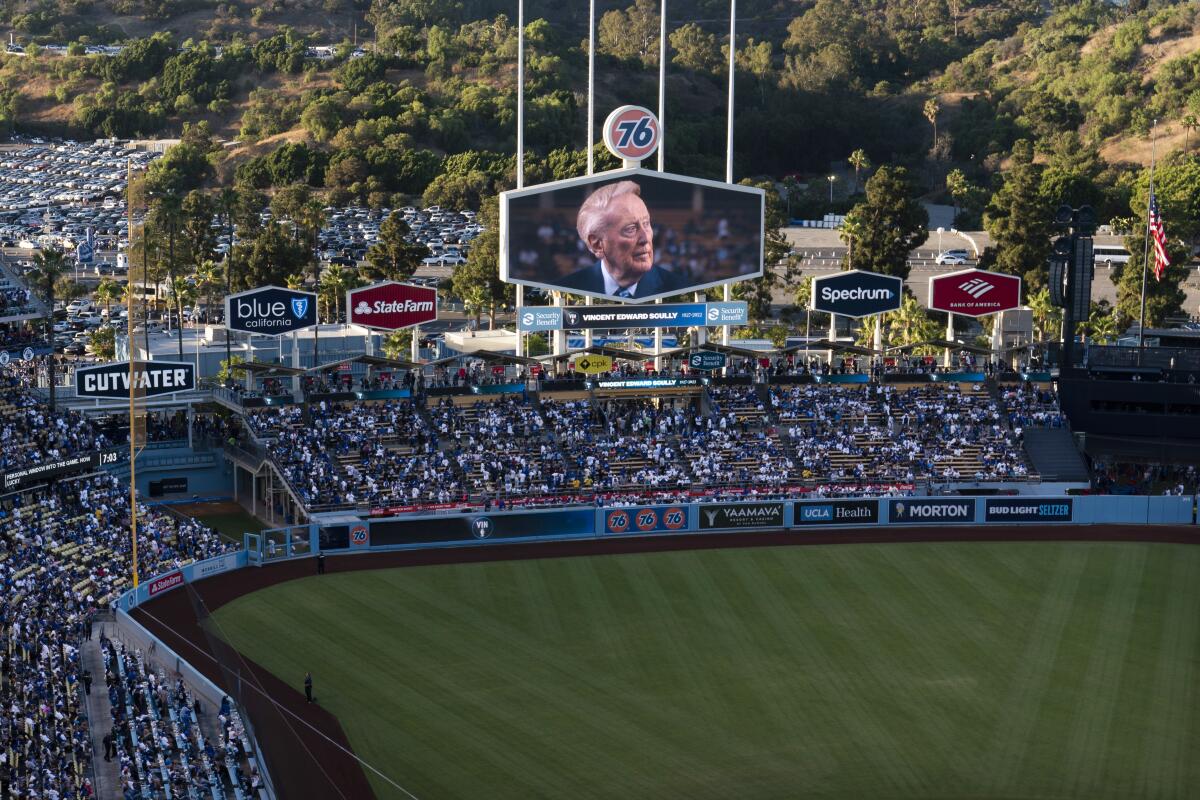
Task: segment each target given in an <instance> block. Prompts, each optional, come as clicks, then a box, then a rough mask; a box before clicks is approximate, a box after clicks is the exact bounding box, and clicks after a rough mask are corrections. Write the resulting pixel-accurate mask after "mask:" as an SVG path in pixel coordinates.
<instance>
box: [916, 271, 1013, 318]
mask: <svg viewBox="0 0 1200 800" xmlns="http://www.w3.org/2000/svg"><path fill="white" fill-rule="evenodd" d="M1020 305H1021V279H1020V278H1016V277H1013V276H1012V275H1004V274H1002V273H999V272H988V271H986V270H982V269H965V270H961V271H959V272H951V273H948V274H946V275H935V276H933V277H932V278H930V279H929V307H930V308H932V309H933V310H934V311H946V312H948V313H951V314H961V315H962V316H964V317H986V316H987V315H989V314H996V313H998V312H1000V311H1008V310H1009V309H1011V308H1017V307H1018V306H1020Z"/></svg>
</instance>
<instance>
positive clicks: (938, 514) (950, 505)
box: [888, 497, 975, 525]
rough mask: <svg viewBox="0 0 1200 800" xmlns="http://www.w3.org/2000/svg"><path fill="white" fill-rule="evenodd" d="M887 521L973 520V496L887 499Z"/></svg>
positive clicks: (935, 521)
mask: <svg viewBox="0 0 1200 800" xmlns="http://www.w3.org/2000/svg"><path fill="white" fill-rule="evenodd" d="M888 521H889V522H900V523H904V522H910V523H917V524H921V525H940V524H945V523H955V522H974V521H975V498H973V497H964V498H957V497H906V498H904V499H903V500H889V501H888Z"/></svg>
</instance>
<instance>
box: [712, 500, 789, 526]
mask: <svg viewBox="0 0 1200 800" xmlns="http://www.w3.org/2000/svg"><path fill="white" fill-rule="evenodd" d="M782 527H783V503H736V504H734V503H730V504H720V505H702V506H700V530H702V531H703V530H721V529H722V528H782Z"/></svg>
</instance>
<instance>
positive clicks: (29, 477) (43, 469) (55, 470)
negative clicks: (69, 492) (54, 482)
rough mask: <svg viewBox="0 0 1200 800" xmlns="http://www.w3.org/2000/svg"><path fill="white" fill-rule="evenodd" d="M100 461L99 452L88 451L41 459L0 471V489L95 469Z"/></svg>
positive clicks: (17, 487) (9, 488) (12, 489)
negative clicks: (49, 459) (67, 456)
mask: <svg viewBox="0 0 1200 800" xmlns="http://www.w3.org/2000/svg"><path fill="white" fill-rule="evenodd" d="M100 463H101V454H100V453H88V454H87V455H78V456H72V457H71V458H64V459H59V460H57V461H43V462H41V463H38V464H32V465H30V466H27V467H23V468H21V469H14V470H11V471H9V472H0V490H3V491H5V492H11V491H15V490H17V489H20V488H21V487H23V486H29V485H31V484H34V483H38V482H40V481H44V480H50V479H51V478H58V477H60V476H62V475H71V474H75V473H79V472H85V471H87V470H89V469H95V467H96V466H97V465H99V464H100Z"/></svg>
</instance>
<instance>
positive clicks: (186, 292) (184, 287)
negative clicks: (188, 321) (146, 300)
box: [168, 277, 196, 361]
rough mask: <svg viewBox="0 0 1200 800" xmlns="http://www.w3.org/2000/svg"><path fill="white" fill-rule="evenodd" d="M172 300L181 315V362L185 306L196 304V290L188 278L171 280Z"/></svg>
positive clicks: (181, 356)
mask: <svg viewBox="0 0 1200 800" xmlns="http://www.w3.org/2000/svg"><path fill="white" fill-rule="evenodd" d="M168 288H169V289H170V290H171V299H172V300H174V301H175V309H174V310H175V311H177V312H178V313H179V360H180V361H182V360H183V306H184V305H185V304H186V303H191V302H194V301H195V299H196V290H195V289H194V288H192V285H191V284H190V283H188V282H187V279H186V278H183V277H176V278H173V279H172V280H171V283H170V286H169V287H168Z"/></svg>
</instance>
